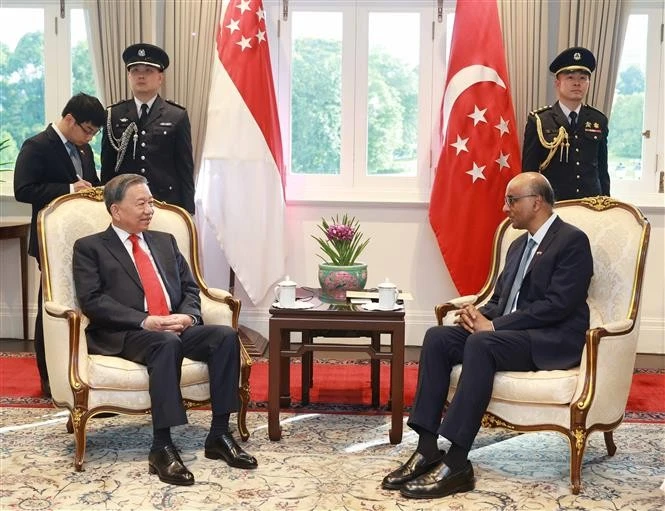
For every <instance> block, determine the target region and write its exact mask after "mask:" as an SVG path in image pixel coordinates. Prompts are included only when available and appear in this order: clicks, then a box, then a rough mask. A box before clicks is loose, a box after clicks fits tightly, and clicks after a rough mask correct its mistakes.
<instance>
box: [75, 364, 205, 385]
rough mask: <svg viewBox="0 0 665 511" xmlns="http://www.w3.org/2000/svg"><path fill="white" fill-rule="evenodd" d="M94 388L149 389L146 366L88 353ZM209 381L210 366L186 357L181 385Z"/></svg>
mask: <svg viewBox="0 0 665 511" xmlns="http://www.w3.org/2000/svg"><path fill="white" fill-rule="evenodd" d="M86 383H87V384H88V385H89V386H90V387H92V388H93V389H114V390H148V370H147V368H146V366H144V365H141V364H137V363H135V362H131V361H129V360H125V359H124V358H120V357H112V356H108V355H88V381H87V382H86ZM202 383H208V366H207V365H206V364H205V363H204V362H196V361H194V360H190V359H188V358H185V359H184V360H183V362H182V376H181V378H180V387H185V386H188V385H200V384H202Z"/></svg>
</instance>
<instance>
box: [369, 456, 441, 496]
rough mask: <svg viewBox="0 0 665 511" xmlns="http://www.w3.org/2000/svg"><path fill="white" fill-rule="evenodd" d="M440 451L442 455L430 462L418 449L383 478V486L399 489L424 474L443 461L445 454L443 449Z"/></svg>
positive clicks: (389, 488) (387, 488) (388, 488)
mask: <svg viewBox="0 0 665 511" xmlns="http://www.w3.org/2000/svg"><path fill="white" fill-rule="evenodd" d="M439 452H440V453H441V456H439V457H438V458H436V459H435V460H433V461H429V462H428V461H427V460H426V459H425V456H423V455H422V454H420V453H419V452H418V451H414V453H413V454H412V455H411V457H410V458H409V459H408V460H407V462H406V463H404V464H403V465H402V466H401V467H399V468H398V469H397V470H393V471H392V472H391V473H390V474H388V475H387V476H386V477H384V478H383V481H382V482H381V487H382V488H383V489H385V490H399V489H400V488H401V487H402V486H403V485H404V483H407V482H409V481H412V480H413V479H415V478H416V477H418V476H420V475H423V474H424V473H425V472H427V471H429V470H430V469H431V468H433V467H434V466H435V465H436V464H438V463H439V462H440V461H441V457H442V456H443V455H444V454H445V453H444V452H443V451H439Z"/></svg>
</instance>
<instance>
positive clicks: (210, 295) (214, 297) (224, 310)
mask: <svg viewBox="0 0 665 511" xmlns="http://www.w3.org/2000/svg"><path fill="white" fill-rule="evenodd" d="M240 306H241V304H240V300H238V299H237V298H234V297H233V296H232V295H231V293H229V292H228V291H225V290H223V289H217V288H214V287H202V288H201V315H202V316H203V322H204V323H209V324H213V325H229V326H231V327H233V328H235V329H236V330H237V329H238V321H239V319H240Z"/></svg>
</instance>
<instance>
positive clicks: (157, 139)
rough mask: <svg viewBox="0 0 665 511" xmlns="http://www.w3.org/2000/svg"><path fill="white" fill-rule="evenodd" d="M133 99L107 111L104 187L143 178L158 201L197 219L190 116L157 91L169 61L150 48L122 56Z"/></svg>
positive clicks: (130, 49)
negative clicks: (117, 178) (129, 176)
mask: <svg viewBox="0 0 665 511" xmlns="http://www.w3.org/2000/svg"><path fill="white" fill-rule="evenodd" d="M122 59H123V61H124V62H125V66H126V67H127V79H128V81H129V86H130V88H131V89H132V94H133V95H134V97H133V98H132V99H128V100H126V101H121V102H119V103H116V104H115V105H113V106H110V107H109V108H108V117H107V121H106V125H105V127H104V136H103V138H102V174H101V178H102V183H107V182H108V181H109V180H111V179H112V178H113V177H115V176H117V175H118V174H139V175H141V176H143V177H145V178H146V179H147V180H148V183H150V190H151V191H152V193H153V194H154V196H155V198H156V199H159V200H161V201H165V202H169V203H171V204H176V205H177V206H181V207H183V208H185V209H186V210H187V211H189V212H190V213H191V214H194V158H193V155H192V133H191V126H190V123H189V116H188V115H187V110H185V109H184V108H183V107H181V106H180V105H178V104H176V103H173V102H172V101H168V100H164V99H162V97H161V96H160V95H159V90H160V89H161V87H162V83H163V81H164V70H166V68H167V67H168V66H169V56H168V55H167V54H166V52H165V51H164V50H162V49H161V48H159V47H158V46H154V45H152V44H145V43H139V44H133V45H131V46H129V47H128V48H127V49H126V50H125V51H124V52H123V53H122Z"/></svg>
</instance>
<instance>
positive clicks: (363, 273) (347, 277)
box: [312, 214, 369, 300]
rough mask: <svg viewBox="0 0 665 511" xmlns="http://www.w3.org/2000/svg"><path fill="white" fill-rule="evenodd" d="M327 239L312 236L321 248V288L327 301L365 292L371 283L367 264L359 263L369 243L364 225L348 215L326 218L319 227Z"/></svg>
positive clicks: (343, 298)
mask: <svg viewBox="0 0 665 511" xmlns="http://www.w3.org/2000/svg"><path fill="white" fill-rule="evenodd" d="M318 228H319V230H320V231H321V233H322V234H323V236H312V238H314V239H315V240H316V241H317V242H318V244H319V247H320V248H321V251H322V252H323V255H321V254H319V257H320V258H321V259H322V261H323V262H322V263H319V284H320V285H321V291H322V295H323V297H324V298H330V299H332V300H345V299H346V292H347V291H356V290H360V289H364V287H365V284H366V283H367V264H366V263H364V262H359V261H357V259H358V257H359V256H360V254H361V253H362V251H363V250H364V249H365V247H366V246H367V244H368V243H369V238H368V239H365V240H363V233H362V232H361V231H360V222H358V220H357V219H356V218H355V217H349V216H348V215H347V214H344V216H343V217H342V218H341V219H340V217H339V215H336V216H335V217H332V218H331V222H330V223H328V222H327V221H326V219H325V218H322V219H321V224H320V225H318Z"/></svg>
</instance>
